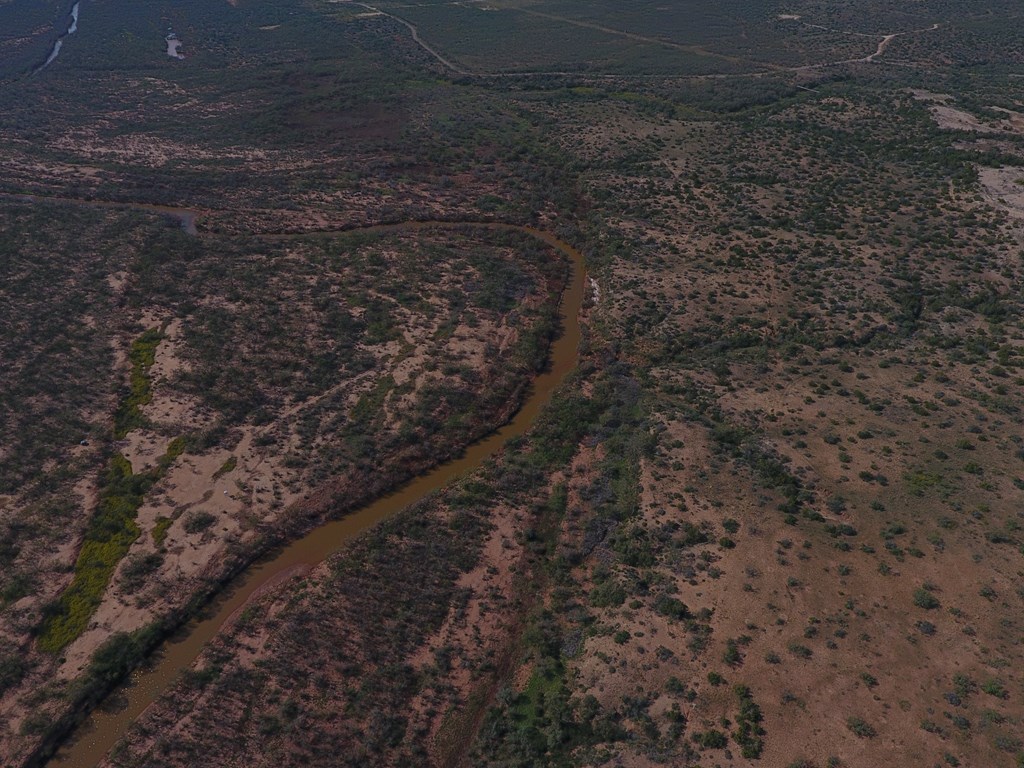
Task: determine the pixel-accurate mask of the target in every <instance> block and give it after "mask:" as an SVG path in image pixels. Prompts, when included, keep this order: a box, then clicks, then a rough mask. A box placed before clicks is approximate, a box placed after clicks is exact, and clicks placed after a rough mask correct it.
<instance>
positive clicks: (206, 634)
mask: <svg viewBox="0 0 1024 768" xmlns="http://www.w3.org/2000/svg"><path fill="white" fill-rule="evenodd" d="M139 207H140V208H143V209H144V210H152V209H153V208H154V207H155V206H139ZM172 211H177V214H171V212H172ZM160 212H162V213H167V214H170V215H177V216H178V217H179V218H182V216H183V215H188V216H190V217H191V218H190V219H189V220H190V221H191V222H192V226H193V228H194V226H195V212H191V211H186V210H183V209H162V210H161V211H160ZM467 226H470V227H475V228H478V229H488V230H492V231H515V232H522V233H525V234H528V235H530V236H532V237H535V238H537V239H538V240H541V241H542V242H544V243H546V244H548V245H549V246H551V247H553V248H555V249H556V250H558V251H560V252H561V253H562V254H563V255H564V256H566V257H567V258H568V260H569V262H570V264H571V272H570V277H569V280H568V282H567V284H566V286H565V289H564V290H563V292H562V297H561V302H560V305H559V315H560V317H561V322H562V329H563V331H562V334H561V336H559V338H557V339H556V340H555V341H554V342H553V343H552V345H551V349H550V352H549V366H548V368H547V370H545V371H544V372H543V373H541V374H540V375H538V376H537V377H536V378H535V379H534V381H533V385H532V387H531V391H530V393H529V396H528V398H527V400H526V402H525V403H524V404H523V406H522V407H521V408H520V409H519V411H518V412H517V413H516V414H515V416H514V417H513V418H512V420H511V421H510V422H509V423H508V424H506V425H505V426H503V427H501V428H500V429H498V430H497V431H495V432H493V433H491V434H490V435H489V436H487V437H485V438H483V439H482V440H480V441H478V442H476V443H474V444H473V445H471V446H469V448H467V449H466V451H465V453H464V454H463V455H462V456H461V457H459V458H457V459H454V460H452V461H450V462H447V463H446V464H442V465H440V466H438V467H435V468H434V469H433V470H431V471H430V472H428V473H426V474H423V475H420V476H419V477H416V478H414V479H413V480H411V481H409V482H408V483H407V484H406V485H404V486H402V487H400V488H398V489H397V490H395V491H394V492H392V493H390V494H388V495H386V496H382V497H380V498H379V499H377V500H376V501H375V502H373V503H371V504H369V505H367V506H365V507H363V508H361V509H359V510H357V511H356V512H354V513H352V514H350V515H347V516H346V517H344V518H342V519H340V520H336V521H332V522H329V523H326V524H325V525H322V526H320V527H319V528H316V529H314V530H313V531H311V532H310V533H309V534H307V535H306V536H304V537H303V538H301V539H298V540H296V541H295V542H293V543H292V544H290V545H288V546H287V547H285V548H284V549H282V550H279V551H278V552H277V553H276V554H274V555H273V557H272V558H271V559H269V560H266V561H263V562H259V563H257V564H255V565H254V566H252V567H250V568H249V569H248V570H246V571H245V572H243V573H242V574H240V575H239V577H238V578H237V579H236V580H235V582H234V583H232V584H231V585H230V586H229V588H228V589H227V590H226V591H225V593H224V594H223V595H222V596H221V597H220V598H219V599H218V600H217V601H216V603H215V605H214V607H213V613H214V615H213V616H212V617H211V618H207V619H205V620H203V621H193V622H191V623H190V624H189V625H188V626H187V627H186V628H185V630H184V631H183V632H181V633H179V636H178V637H177V639H172V640H171V641H169V642H167V643H166V644H165V645H164V647H163V648H162V649H161V651H160V652H159V653H158V655H157V657H156V658H155V659H154V663H153V665H152V666H151V667H150V668H148V669H145V670H140V671H138V672H136V673H135V674H133V675H132V677H131V680H130V681H129V683H128V684H126V685H124V686H122V687H121V689H120V690H117V691H115V692H114V694H112V696H113V697H116V698H117V699H118V700H119V701H121V702H122V703H125V702H126V703H125V704H124V706H123V707H121V708H120V709H118V710H117V711H114V712H111V711H102V710H95V711H94V712H93V713H92V714H90V715H89V717H88V719H87V720H86V721H85V722H84V723H83V724H82V725H81V726H80V727H79V729H78V730H77V731H76V732H75V734H74V736H73V740H72V741H70V742H69V743H67V744H66V745H65V746H64V747H63V748H61V749H60V750H59V751H58V752H57V754H56V755H55V756H54V758H53V759H52V760H51V761H50V762H49V764H48V766H49V767H50V768H57V767H58V766H60V767H61V768H87V767H88V766H95V765H97V764H98V763H99V762H100V761H101V760H102V759H103V758H104V756H105V755H106V754H107V753H108V752H109V751H110V749H111V748H112V747H113V746H114V745H115V744H116V742H117V741H118V739H120V738H121V737H122V736H123V735H124V734H125V732H126V731H127V730H128V727H129V726H130V725H131V724H132V723H133V722H134V721H135V720H136V719H138V717H139V716H140V715H141V714H142V712H143V711H144V710H145V709H146V707H148V706H149V705H150V704H151V703H152V702H153V701H155V700H156V699H157V697H159V696H160V695H161V694H162V693H164V692H165V691H166V690H167V689H168V687H169V686H170V685H171V684H172V683H173V682H174V681H175V679H176V678H177V677H178V675H179V674H180V673H181V672H182V671H183V670H184V669H187V668H188V667H189V666H190V665H191V664H192V663H193V662H194V661H195V660H196V658H197V657H198V656H199V653H200V651H201V650H202V648H203V646H204V645H205V644H206V643H207V641H209V640H210V639H211V638H213V637H214V636H215V635H216V634H217V633H218V632H219V631H220V629H221V627H222V626H223V625H224V623H225V622H226V621H227V620H228V619H229V618H230V617H231V616H232V614H234V613H235V612H236V611H238V609H239V608H241V607H242V606H243V605H244V604H245V602H246V601H247V600H248V599H249V598H250V597H251V596H252V595H253V594H254V593H255V592H256V591H257V590H259V589H261V588H264V589H266V588H269V587H270V586H272V584H271V582H273V584H276V583H277V582H279V581H285V580H287V579H288V572H290V571H291V572H294V570H296V569H297V568H298V567H300V566H304V565H305V566H312V565H316V564H317V563H320V562H321V561H323V560H324V559H326V558H327V557H328V556H329V555H330V554H331V553H333V552H335V551H336V550H337V549H339V547H341V546H342V545H343V544H344V543H345V542H347V541H349V540H350V539H352V538H354V537H356V536H358V535H359V534H360V533H362V532H363V531H365V530H367V529H368V528H370V527H371V526H373V525H374V524H376V523H378V522H380V521H381V520H384V519H386V518H389V517H391V516H392V515H395V514H397V513H398V512H400V511H401V510H403V509H405V508H406V507H408V506H409V505H411V504H413V503H415V502H417V501H419V500H420V499H422V498H423V497H425V496H426V495H428V494H430V493H432V492H434V491H436V490H438V489H440V488H442V487H444V486H445V485H447V484H448V483H449V482H451V481H452V480H454V479H456V478H458V477H461V476H462V475H465V474H466V473H468V472H471V471H473V470H474V469H476V468H477V467H479V466H480V465H481V464H482V463H483V462H484V461H485V460H486V459H487V458H489V457H490V456H492V455H494V454H495V453H496V452H497V451H499V450H500V449H501V448H502V447H503V446H504V444H505V443H506V442H507V441H508V440H509V439H510V438H513V437H517V436H519V435H522V434H524V433H525V432H526V431H527V430H528V429H529V428H530V426H531V425H532V424H533V423H534V421H535V420H536V419H537V416H538V414H539V413H540V411H541V409H542V408H543V407H544V406H545V405H546V404H547V403H548V402H549V401H550V400H551V396H552V394H553V393H554V391H555V390H556V389H557V388H558V386H559V385H560V384H561V383H562V382H563V381H565V378H566V376H568V374H569V373H570V372H571V371H572V370H573V368H575V367H576V361H577V354H578V348H579V342H580V321H579V313H580V309H581V308H582V305H583V297H584V292H585V287H584V286H585V275H584V267H583V256H582V255H581V254H580V252H579V251H577V250H576V249H575V248H573V247H572V246H571V245H569V244H568V243H566V242H565V241H563V240H560V239H559V238H557V237H556V236H555V235H553V234H551V233H550V232H546V231H543V230H539V229H534V228H532V227H522V226H516V225H511V224H497V223H490V222H489V223H479V224H469V225H467V224H465V223H460V224H454V223H448V222H415V223H406V224H392V225H379V226H374V227H367V228H364V229H359V230H347V231H338V232H325V233H310V234H322V235H323V236H326V237H343V236H344V235H346V234H348V233H350V232H382V233H387V232H406V231H411V230H428V231H430V230H433V231H436V230H438V229H442V230H444V229H447V230H457V229H463V228H465V227H467ZM308 236H309V235H277V236H273V239H275V240H276V239H285V238H292V237H308Z"/></svg>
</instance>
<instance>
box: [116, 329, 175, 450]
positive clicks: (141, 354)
mask: <svg viewBox="0 0 1024 768" xmlns="http://www.w3.org/2000/svg"><path fill="white" fill-rule="evenodd" d="M162 339H163V334H162V333H160V331H159V329H157V328H150V329H149V330H148V331H146V332H145V333H143V334H142V335H141V336H139V338H137V339H136V340H135V341H133V342H132V346H131V349H130V350H129V351H128V360H129V361H130V362H131V364H132V370H131V374H130V377H129V389H128V396H127V397H125V399H124V400H122V401H121V405H120V406H119V407H118V409H117V412H116V413H115V414H114V437H115V438H117V439H118V440H120V439H121V438H123V437H124V436H125V435H127V434H128V433H129V432H131V431H132V430H133V429H137V428H138V427H141V426H142V425H143V424H145V423H146V418H145V416H143V415H142V410H141V407H142V406H143V405H146V404H147V403H149V402H150V401H151V400H152V399H153V392H152V388H151V386H150V385H151V383H152V382H151V380H150V378H149V369H150V368H151V367H152V366H153V363H154V362H155V360H156V348H157V347H158V346H159V345H160V341H161V340H162Z"/></svg>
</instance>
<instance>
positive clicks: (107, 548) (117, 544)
mask: <svg viewBox="0 0 1024 768" xmlns="http://www.w3.org/2000/svg"><path fill="white" fill-rule="evenodd" d="M185 445H186V442H185V440H184V439H183V438H180V437H179V438H175V439H174V440H172V441H171V442H170V444H169V445H168V446H167V452H166V453H165V454H164V455H163V456H161V457H160V458H159V459H158V460H157V465H156V467H154V468H153V469H151V470H150V471H148V472H142V473H139V474H135V473H133V472H132V465H131V463H130V462H129V461H128V459H126V458H125V457H124V456H122V455H121V454H120V453H118V454H115V455H114V457H113V458H112V459H111V460H110V466H109V467H108V468H107V471H106V473H105V474H104V476H103V478H102V481H101V487H100V500H99V504H98V506H97V510H96V515H95V516H94V517H93V519H92V520H91V521H90V522H89V527H88V529H87V530H86V532H85V541H84V542H83V543H82V549H81V551H80V552H79V553H78V559H77V560H76V561H75V577H74V579H72V581H71V584H70V586H69V587H68V588H67V589H66V590H64V593H63V594H62V595H61V596H60V599H59V600H57V601H56V602H55V603H53V604H51V605H50V606H48V608H47V610H46V612H45V618H44V619H43V624H42V630H41V632H40V635H39V647H40V648H41V649H42V650H44V651H49V652H51V653H56V652H58V651H60V650H61V649H62V648H64V647H65V646H67V645H68V644H69V643H70V642H71V641H73V640H74V639H75V638H76V637H78V636H79V635H81V634H82V632H84V631H85V628H86V627H87V626H88V624H89V619H90V618H91V617H92V614H93V613H94V612H95V611H96V609H97V608H98V607H99V604H100V602H101V601H102V599H103V593H104V592H105V591H106V589H107V585H108V584H109V583H110V579H111V577H112V576H113V575H114V571H115V570H116V569H117V564H118V563H119V562H121V558H123V557H124V556H125V555H126V554H128V550H129V549H130V548H131V546H132V543H134V541H135V540H136V539H137V538H138V537H139V533H140V532H141V531H140V529H139V526H138V524H137V523H136V522H135V516H136V514H137V513H138V511H139V507H141V506H142V502H143V499H144V498H145V495H146V493H147V491H149V489H150V488H152V487H153V484H154V483H156V482H157V481H158V480H159V479H160V478H161V477H163V475H164V474H165V473H166V472H167V469H168V468H169V467H170V466H171V464H172V463H173V461H174V459H175V458H177V457H178V456H180V455H181V454H182V453H183V452H184V450H185ZM165 521H166V522H165ZM171 522H172V521H171V520H170V519H168V518H160V519H159V520H158V521H157V525H156V527H155V528H154V529H153V540H154V541H155V542H156V543H157V544H158V545H159V544H160V543H162V542H163V540H164V538H166V536H167V529H168V527H170V525H171Z"/></svg>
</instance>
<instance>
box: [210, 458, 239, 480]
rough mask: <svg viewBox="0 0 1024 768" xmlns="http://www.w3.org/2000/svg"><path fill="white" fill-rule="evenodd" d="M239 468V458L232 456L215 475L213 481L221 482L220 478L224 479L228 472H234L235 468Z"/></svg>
mask: <svg viewBox="0 0 1024 768" xmlns="http://www.w3.org/2000/svg"><path fill="white" fill-rule="evenodd" d="M237 466H238V458H237V457H235V456H230V457H229V458H228V460H227V461H225V462H224V463H223V464H221V465H220V469H218V470H217V471H216V472H214V473H213V479H214V480H220V478H222V477H224V475H226V474H227V473H228V472H231V471H232V470H234V468H235V467H237Z"/></svg>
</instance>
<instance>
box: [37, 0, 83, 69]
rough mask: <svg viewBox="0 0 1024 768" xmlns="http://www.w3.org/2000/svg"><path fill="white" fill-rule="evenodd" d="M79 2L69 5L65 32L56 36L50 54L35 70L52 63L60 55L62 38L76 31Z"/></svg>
mask: <svg viewBox="0 0 1024 768" xmlns="http://www.w3.org/2000/svg"><path fill="white" fill-rule="evenodd" d="M79 5H80V3H75V4H74V5H73V6H71V23H70V24H69V25H68V29H67V32H65V33H64V34H63V35H61V36H60V37H58V38H57V42H55V43H54V44H53V49H52V50H51V51H50V55H49V56H47V57H46V61H44V62H43V64H42V66H40V67H38V68H37V69H36V70H35V71H36V72H39V71H40V70H43V69H46V67H48V66H50V64H52V63H53V60H54V59H56V58H57V57H58V56H59V55H60V49H61V48H63V47H64V38H66V37H67V36H68V35H73V34H75V32H77V31H78V6H79Z"/></svg>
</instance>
